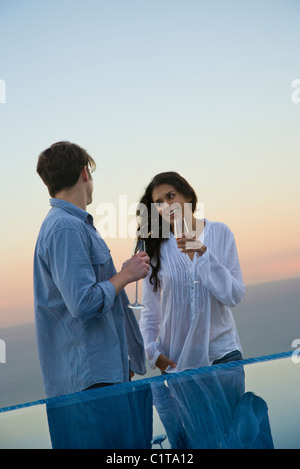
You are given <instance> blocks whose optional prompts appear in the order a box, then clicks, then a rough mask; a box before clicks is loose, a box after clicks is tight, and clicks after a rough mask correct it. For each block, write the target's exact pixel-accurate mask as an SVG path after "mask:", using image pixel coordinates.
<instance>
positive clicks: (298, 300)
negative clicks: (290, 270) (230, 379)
mask: <svg viewBox="0 0 300 469" xmlns="http://www.w3.org/2000/svg"><path fill="white" fill-rule="evenodd" d="M233 314H234V317H235V320H236V324H237V328H238V332H239V335H240V339H241V343H242V347H243V352H244V358H250V357H258V356H261V355H270V354H273V353H280V352H285V351H288V350H292V342H293V340H294V339H299V340H300V278H294V279H289V280H283V281H278V282H272V283H266V284H261V285H251V286H248V287H247V289H246V295H245V297H244V299H243V301H242V303H241V304H240V305H238V306H237V307H236V308H234V309H233ZM0 338H1V339H3V340H4V341H5V343H6V363H0V408H1V407H7V406H13V405H17V404H21V403H25V402H31V401H35V400H39V399H44V398H45V394H44V389H43V385H42V380H41V373H40V367H39V360H38V355H37V348H36V341H35V329H34V324H26V325H22V326H15V327H8V328H4V329H2V330H1V331H0ZM156 374H158V372H156V371H153V370H148V372H147V375H146V376H143V378H145V377H147V378H148V377H150V376H154V375H156ZM138 378H139V377H136V379H138Z"/></svg>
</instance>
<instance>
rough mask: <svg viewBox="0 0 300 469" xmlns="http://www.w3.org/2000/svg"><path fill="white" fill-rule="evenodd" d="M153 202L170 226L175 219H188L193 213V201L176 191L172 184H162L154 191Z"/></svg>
mask: <svg viewBox="0 0 300 469" xmlns="http://www.w3.org/2000/svg"><path fill="white" fill-rule="evenodd" d="M152 200H153V202H154V203H155V205H156V208H157V210H158V212H159V213H160V215H161V216H162V217H163V218H164V219H165V220H167V221H169V220H170V224H171V225H173V224H174V219H175V218H182V217H187V216H188V214H187V211H189V214H191V212H192V203H191V200H190V199H189V198H188V197H186V196H185V195H183V194H181V193H180V192H178V191H177V189H175V187H174V186H172V185H171V184H161V185H159V186H156V187H155V188H154V189H153V191H152Z"/></svg>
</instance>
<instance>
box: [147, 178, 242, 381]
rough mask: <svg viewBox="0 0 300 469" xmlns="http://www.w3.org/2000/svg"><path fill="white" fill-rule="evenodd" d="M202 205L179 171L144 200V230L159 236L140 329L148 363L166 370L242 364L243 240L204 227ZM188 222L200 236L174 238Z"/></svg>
mask: <svg viewBox="0 0 300 469" xmlns="http://www.w3.org/2000/svg"><path fill="white" fill-rule="evenodd" d="M196 205H197V196H196V194H195V191H194V190H193V189H192V187H191V186H190V185H189V183H188V182H187V181H186V180H185V179H184V178H183V177H181V176H180V175H179V174H177V173H174V172H166V173H161V174H158V175H156V176H155V177H154V178H153V179H152V181H151V182H150V184H149V185H148V187H147V188H146V191H145V193H144V195H143V196H142V198H141V200H140V212H139V215H140V217H141V220H142V222H141V225H140V230H141V232H142V230H143V229H145V227H144V225H146V226H147V229H146V232H148V231H149V233H151V235H150V234H149V236H148V238H147V239H146V250H147V254H148V255H149V257H150V266H151V267H150V271H149V274H148V276H147V278H145V279H144V281H143V305H144V306H145V308H144V310H143V311H142V314H141V320H140V328H141V332H142V335H143V339H144V344H145V350H146V354H147V358H148V359H149V361H150V364H151V366H152V367H153V368H155V367H158V368H159V369H160V370H161V371H162V372H172V371H173V372H176V371H182V370H187V369H191V368H198V367H200V366H206V365H211V364H216V363H220V362H226V361H230V360H237V359H242V355H241V352H242V350H241V345H240V341H239V337H238V333H237V330H236V326H235V322H234V319H233V316H232V313H231V310H230V308H231V307H233V306H235V305H237V304H238V303H239V302H240V301H241V299H242V297H243V295H244V291H245V287H244V284H243V279H242V274H241V269H240V264H239V259H238V253H237V249H236V244H235V239H234V236H233V234H232V232H231V231H230V229H229V228H228V227H227V226H226V225H225V224H223V223H218V222H210V221H209V220H207V219H205V220H202V222H199V220H197V219H196V217H195V210H196ZM153 206H155V207H156V208H155V210H153ZM151 209H152V210H151ZM155 214H156V216H155ZM145 217H146V218H147V219H145ZM182 217H184V218H185V219H187V220H190V223H191V225H192V226H191V228H192V230H193V232H194V237H193V238H192V239H190V236H189V237H187V236H183V237H181V238H180V239H178V240H176V239H175V237H174V222H175V220H176V219H182ZM166 223H167V224H168V225H169V228H170V236H169V237H165V236H163V232H165V231H166V230H165V229H164V226H165V224H166ZM157 225H158V226H159V228H157ZM147 230H148V231H147ZM154 232H156V236H153V233H154ZM143 236H144V237H145V235H142V237H143ZM195 281H196V282H197V283H194V282H195Z"/></svg>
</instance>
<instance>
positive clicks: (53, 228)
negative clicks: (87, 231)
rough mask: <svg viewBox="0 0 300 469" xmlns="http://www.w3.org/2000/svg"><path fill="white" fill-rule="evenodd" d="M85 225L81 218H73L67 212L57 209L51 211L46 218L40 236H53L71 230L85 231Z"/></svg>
mask: <svg viewBox="0 0 300 469" xmlns="http://www.w3.org/2000/svg"><path fill="white" fill-rule="evenodd" d="M83 225H84V223H83V222H82V220H80V219H79V218H77V217H75V216H73V215H72V214H71V213H69V212H67V211H66V210H63V209H59V208H55V209H51V210H50V211H49V213H48V214H47V216H46V217H45V219H44V221H43V223H42V226H41V229H40V236H43V237H44V236H46V237H48V236H51V235H53V234H54V233H56V232H57V231H61V230H65V229H71V230H78V231H80V232H83V231H84V227H83Z"/></svg>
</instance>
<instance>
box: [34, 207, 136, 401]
mask: <svg viewBox="0 0 300 469" xmlns="http://www.w3.org/2000/svg"><path fill="white" fill-rule="evenodd" d="M51 205H52V209H51V210H50V212H49V213H48V215H47V216H46V218H45V220H44V223H43V225H42V227H41V230H40V233H39V237H38V240H37V244H36V251H35V258H34V286H35V288H34V293H35V315H36V330H37V341H38V349H39V355H40V361H41V368H42V374H43V380H44V385H45V390H46V393H47V396H54V395H58V394H65V393H70V392H75V391H79V390H82V389H85V388H87V387H89V386H90V385H92V384H94V383H95V382H107V383H116V382H123V381H127V380H128V376H129V370H128V350H127V344H126V336H125V328H124V308H123V305H122V302H121V298H120V297H119V296H115V290H114V287H113V285H112V284H111V283H110V282H109V281H108V280H105V279H109V278H110V277H111V276H112V275H114V274H115V272H116V271H115V267H114V264H113V261H112V258H111V256H110V252H109V249H108V248H107V246H106V243H105V242H104V240H103V239H102V238H101V237H100V235H99V234H98V232H97V231H96V229H95V228H94V226H93V224H92V223H93V222H92V217H91V216H90V215H89V214H88V213H87V212H85V211H84V210H81V209H80V208H78V207H75V206H74V205H72V204H70V203H68V202H65V201H62V200H57V199H51Z"/></svg>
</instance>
